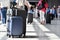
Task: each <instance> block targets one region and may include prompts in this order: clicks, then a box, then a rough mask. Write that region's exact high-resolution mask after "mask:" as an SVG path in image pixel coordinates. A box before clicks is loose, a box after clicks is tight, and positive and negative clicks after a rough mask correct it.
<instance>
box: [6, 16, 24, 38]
mask: <svg viewBox="0 0 60 40" xmlns="http://www.w3.org/2000/svg"><path fill="white" fill-rule="evenodd" d="M7 29H8V30H7V32H8V33H7V35H9V37H11V36H12V37H14V36H19V37H21V36H22V34H23V19H22V17H16V16H15V17H12V18H10V19H9V20H8V28H7Z"/></svg>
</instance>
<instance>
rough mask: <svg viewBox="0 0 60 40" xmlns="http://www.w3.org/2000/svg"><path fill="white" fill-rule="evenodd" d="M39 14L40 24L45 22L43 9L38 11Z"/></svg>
mask: <svg viewBox="0 0 60 40" xmlns="http://www.w3.org/2000/svg"><path fill="white" fill-rule="evenodd" d="M39 14H40V23H41V24H45V17H44V12H43V11H39Z"/></svg>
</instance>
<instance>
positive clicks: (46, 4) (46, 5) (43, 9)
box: [37, 0, 48, 12]
mask: <svg viewBox="0 0 60 40" xmlns="http://www.w3.org/2000/svg"><path fill="white" fill-rule="evenodd" d="M41 3H42V2H41V0H40V1H39V2H38V4H37V6H39V5H40V4H41ZM44 6H45V7H44V8H42V9H41V10H42V11H44V12H46V8H48V3H47V2H46V3H45V4H44Z"/></svg>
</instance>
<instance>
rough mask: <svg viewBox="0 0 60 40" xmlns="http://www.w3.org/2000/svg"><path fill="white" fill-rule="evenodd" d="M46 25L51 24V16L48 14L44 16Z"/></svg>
mask: <svg viewBox="0 0 60 40" xmlns="http://www.w3.org/2000/svg"><path fill="white" fill-rule="evenodd" d="M46 24H51V15H50V14H47V15H46Z"/></svg>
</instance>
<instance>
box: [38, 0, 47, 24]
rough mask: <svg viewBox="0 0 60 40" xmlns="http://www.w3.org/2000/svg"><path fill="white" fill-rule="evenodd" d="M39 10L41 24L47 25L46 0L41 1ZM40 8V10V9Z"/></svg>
mask: <svg viewBox="0 0 60 40" xmlns="http://www.w3.org/2000/svg"><path fill="white" fill-rule="evenodd" d="M37 7H38V10H39V14H40V23H41V24H45V21H46V20H45V16H44V15H45V12H46V7H48V6H47V3H46V2H45V1H44V0H40V1H39V2H38V4H37ZM39 7H40V8H39Z"/></svg>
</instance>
